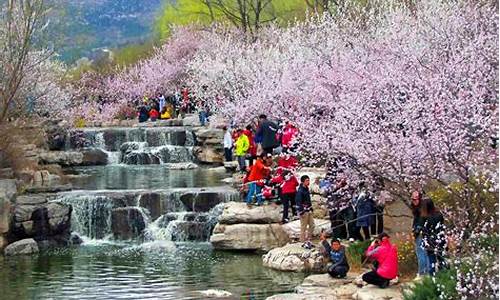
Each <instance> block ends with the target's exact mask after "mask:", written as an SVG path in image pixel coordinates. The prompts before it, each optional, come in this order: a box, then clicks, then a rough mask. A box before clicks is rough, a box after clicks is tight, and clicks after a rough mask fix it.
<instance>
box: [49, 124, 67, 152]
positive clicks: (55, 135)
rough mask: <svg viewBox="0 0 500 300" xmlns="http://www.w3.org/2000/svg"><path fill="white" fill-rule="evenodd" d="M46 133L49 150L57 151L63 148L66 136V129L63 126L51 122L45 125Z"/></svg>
mask: <svg viewBox="0 0 500 300" xmlns="http://www.w3.org/2000/svg"><path fill="white" fill-rule="evenodd" d="M46 133H47V146H48V148H49V150H52V151H59V150H63V149H64V146H65V145H66V137H67V136H68V131H67V129H66V128H65V127H63V126H59V125H58V124H51V125H49V126H47V129H46Z"/></svg>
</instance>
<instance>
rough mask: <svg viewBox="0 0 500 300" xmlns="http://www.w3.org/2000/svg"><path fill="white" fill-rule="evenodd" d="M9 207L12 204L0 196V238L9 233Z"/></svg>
mask: <svg viewBox="0 0 500 300" xmlns="http://www.w3.org/2000/svg"><path fill="white" fill-rule="evenodd" d="M11 207H12V203H11V202H10V201H9V200H8V199H7V197H5V196H2V195H0V236H1V235H3V234H6V233H7V232H9V229H10V221H11V216H12V214H11ZM0 248H1V247H0Z"/></svg>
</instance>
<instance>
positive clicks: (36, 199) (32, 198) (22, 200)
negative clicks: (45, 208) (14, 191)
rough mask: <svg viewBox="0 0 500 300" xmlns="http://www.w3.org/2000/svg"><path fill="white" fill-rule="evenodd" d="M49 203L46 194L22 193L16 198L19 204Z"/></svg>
mask: <svg viewBox="0 0 500 300" xmlns="http://www.w3.org/2000/svg"><path fill="white" fill-rule="evenodd" d="M44 203H47V197H46V196H44V195H38V194H34V195H21V196H18V197H17V199H16V204H17V205H39V204H44Z"/></svg>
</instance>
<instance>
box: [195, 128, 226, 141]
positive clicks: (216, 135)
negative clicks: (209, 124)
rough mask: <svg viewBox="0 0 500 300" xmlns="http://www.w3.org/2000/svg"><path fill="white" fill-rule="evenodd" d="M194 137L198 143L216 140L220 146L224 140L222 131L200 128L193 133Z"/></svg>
mask: <svg viewBox="0 0 500 300" xmlns="http://www.w3.org/2000/svg"><path fill="white" fill-rule="evenodd" d="M195 135H196V139H197V141H199V142H202V141H204V140H207V139H218V140H219V141H220V142H219V144H220V145H222V140H223V139H224V131H223V130H222V129H216V128H201V129H199V130H196V131H195Z"/></svg>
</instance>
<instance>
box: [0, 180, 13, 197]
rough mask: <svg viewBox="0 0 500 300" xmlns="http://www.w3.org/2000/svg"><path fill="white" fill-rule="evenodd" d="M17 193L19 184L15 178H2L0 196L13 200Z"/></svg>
mask: <svg viewBox="0 0 500 300" xmlns="http://www.w3.org/2000/svg"><path fill="white" fill-rule="evenodd" d="M16 194H17V184H16V180H15V179H2V180H0V197H4V198H6V199H7V200H8V201H10V202H13V201H14V199H15V196H16Z"/></svg>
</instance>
